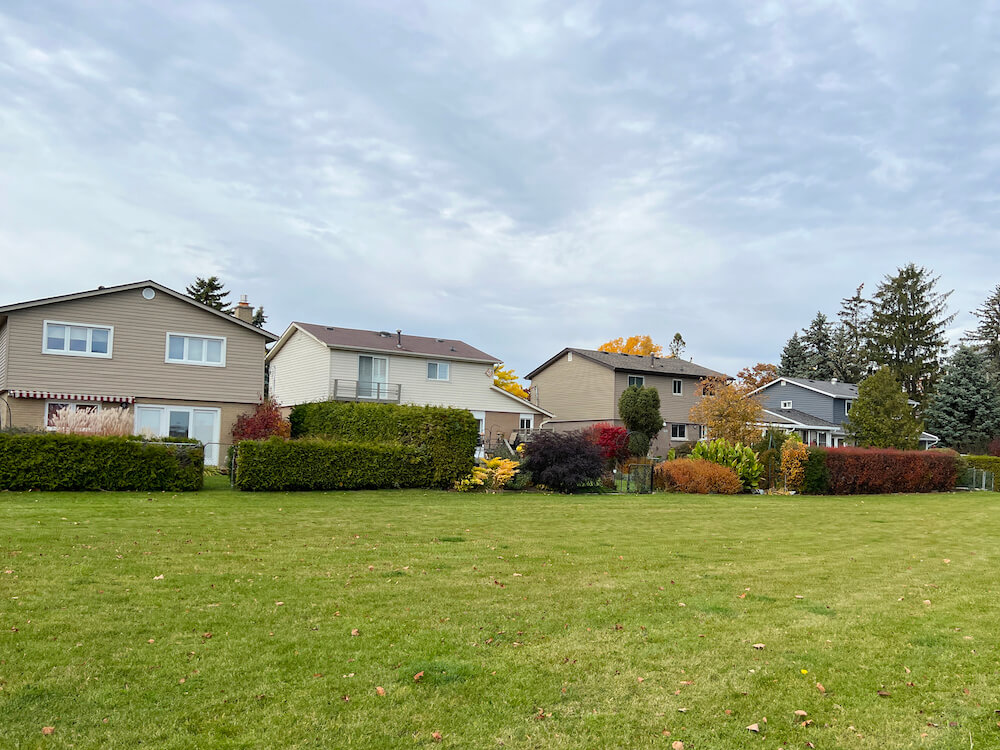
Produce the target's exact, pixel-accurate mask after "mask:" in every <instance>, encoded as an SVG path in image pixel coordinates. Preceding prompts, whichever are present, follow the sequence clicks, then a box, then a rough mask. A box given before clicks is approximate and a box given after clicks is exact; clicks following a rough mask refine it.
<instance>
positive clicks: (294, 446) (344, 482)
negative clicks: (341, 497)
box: [233, 438, 431, 492]
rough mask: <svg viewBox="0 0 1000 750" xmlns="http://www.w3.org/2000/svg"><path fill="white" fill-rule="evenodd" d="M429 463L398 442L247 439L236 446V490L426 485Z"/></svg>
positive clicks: (355, 488) (409, 447) (412, 448)
mask: <svg viewBox="0 0 1000 750" xmlns="http://www.w3.org/2000/svg"><path fill="white" fill-rule="evenodd" d="M430 474H431V467H430V462H429V461H428V458H427V455H426V453H425V452H424V451H423V450H421V449H420V448H414V447H413V446H409V445H400V444H399V443H346V442H334V441H331V440H321V439H318V438H304V439H302V440H282V439H281V438H271V439H269V440H243V441H241V442H240V444H239V445H238V446H237V448H236V474H235V476H234V477H233V483H234V484H235V485H236V487H237V488H238V489H241V490H249V491H254V492H274V491H281V490H360V489H385V488H389V487H426V486H427V485H428V482H429V479H430Z"/></svg>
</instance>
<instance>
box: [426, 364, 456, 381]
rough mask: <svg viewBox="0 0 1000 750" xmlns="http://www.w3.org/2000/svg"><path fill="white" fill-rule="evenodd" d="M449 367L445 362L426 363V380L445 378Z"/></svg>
mask: <svg viewBox="0 0 1000 750" xmlns="http://www.w3.org/2000/svg"><path fill="white" fill-rule="evenodd" d="M450 370H451V367H450V366H449V365H448V363H447V362H428V363H427V379H428V380H447V379H448V376H449V374H450V373H449V371H450Z"/></svg>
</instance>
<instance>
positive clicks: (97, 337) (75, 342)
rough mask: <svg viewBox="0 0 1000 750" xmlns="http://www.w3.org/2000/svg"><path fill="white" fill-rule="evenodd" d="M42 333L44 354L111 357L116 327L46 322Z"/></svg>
mask: <svg viewBox="0 0 1000 750" xmlns="http://www.w3.org/2000/svg"><path fill="white" fill-rule="evenodd" d="M43 328H44V330H43V331H42V353H43V354H62V355H66V356H70V357H103V358H105V359H109V358H110V357H111V345H112V339H113V338H114V332H115V329H114V326H98V325H90V324H87V323H66V322H64V321H60V320H46V321H45V323H44V326H43Z"/></svg>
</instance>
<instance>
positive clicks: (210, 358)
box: [166, 333, 226, 367]
mask: <svg viewBox="0 0 1000 750" xmlns="http://www.w3.org/2000/svg"><path fill="white" fill-rule="evenodd" d="M166 361H167V362H169V363H171V364H176V365H204V366H206V367H225V366H226V339H225V337H224V336H193V335H191V334H188V333H168V334H167V357H166Z"/></svg>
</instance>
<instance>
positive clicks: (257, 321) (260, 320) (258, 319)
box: [250, 307, 267, 328]
mask: <svg viewBox="0 0 1000 750" xmlns="http://www.w3.org/2000/svg"><path fill="white" fill-rule="evenodd" d="M266 322H267V316H266V315H265V314H264V308H263V307H258V308H257V309H256V310H254V313H253V319H252V320H251V321H250V324H251V325H255V326H257V327H258V328H263V327H264V324H265V323H266Z"/></svg>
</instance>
